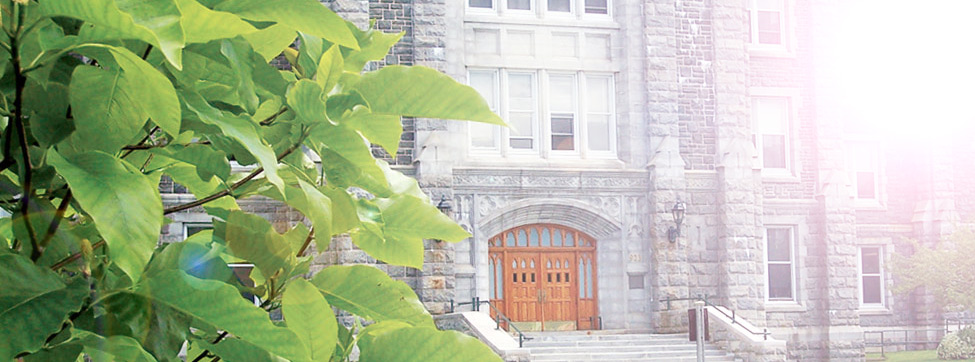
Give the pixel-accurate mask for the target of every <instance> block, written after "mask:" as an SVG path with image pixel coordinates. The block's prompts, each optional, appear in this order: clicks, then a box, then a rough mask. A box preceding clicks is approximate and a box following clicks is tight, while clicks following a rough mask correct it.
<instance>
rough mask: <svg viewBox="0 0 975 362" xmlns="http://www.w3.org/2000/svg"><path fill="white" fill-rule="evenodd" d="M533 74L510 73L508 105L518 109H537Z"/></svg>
mask: <svg viewBox="0 0 975 362" xmlns="http://www.w3.org/2000/svg"><path fill="white" fill-rule="evenodd" d="M534 99H535V94H534V92H533V91H532V76H531V74H510V75H508V107H510V108H511V109H516V110H522V111H526V110H532V109H535V102H534Z"/></svg>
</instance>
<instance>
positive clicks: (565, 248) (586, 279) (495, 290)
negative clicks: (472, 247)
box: [489, 224, 598, 329]
mask: <svg viewBox="0 0 975 362" xmlns="http://www.w3.org/2000/svg"><path fill="white" fill-rule="evenodd" d="M489 251H490V268H489V272H490V274H491V277H490V278H489V279H490V284H491V285H490V292H491V293H490V294H491V300H492V302H493V303H494V305H496V306H498V309H500V310H501V311H502V312H503V313H504V314H505V315H507V316H508V318H511V320H512V321H514V322H538V323H533V324H531V325H533V326H537V327H538V328H539V329H594V327H597V324H596V323H595V322H596V320H595V316H597V315H598V312H597V304H596V277H595V271H596V265H595V251H596V250H595V244H594V242H593V240H592V238H591V237H589V236H587V235H585V234H583V233H581V232H579V231H577V230H574V229H570V228H567V227H564V226H558V225H551V224H536V225H527V226H522V227H518V228H514V229H511V230H507V231H505V232H504V233H501V234H500V235H498V236H496V237H495V238H492V239H491V244H490V248H489Z"/></svg>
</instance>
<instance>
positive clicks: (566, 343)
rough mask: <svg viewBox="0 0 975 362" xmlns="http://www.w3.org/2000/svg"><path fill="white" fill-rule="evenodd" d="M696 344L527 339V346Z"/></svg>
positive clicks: (680, 341)
mask: <svg viewBox="0 0 975 362" xmlns="http://www.w3.org/2000/svg"><path fill="white" fill-rule="evenodd" d="M681 344H689V345H691V346H693V345H694V344H693V343H691V342H688V341H687V340H654V339H639V340H611V341H535V340H529V341H525V347H595V346H668V345H681Z"/></svg>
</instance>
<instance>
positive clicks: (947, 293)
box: [890, 228, 975, 310]
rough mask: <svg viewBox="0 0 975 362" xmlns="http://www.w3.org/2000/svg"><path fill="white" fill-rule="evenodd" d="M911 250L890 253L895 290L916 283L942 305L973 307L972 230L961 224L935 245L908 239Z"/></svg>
mask: <svg viewBox="0 0 975 362" xmlns="http://www.w3.org/2000/svg"><path fill="white" fill-rule="evenodd" d="M911 245H912V246H913V249H914V252H913V254H912V255H909V256H904V255H900V254H894V255H893V256H892V257H891V265H890V269H891V271H892V272H893V274H894V277H895V278H897V284H896V286H895V288H894V292H895V293H908V292H911V291H914V290H915V289H917V288H919V287H923V288H924V290H925V291H926V292H929V293H931V294H932V295H934V297H935V298H936V299H937V301H938V302H939V303H940V304H941V305H942V306H943V307H946V308H961V310H975V258H972V255H975V231H972V230H970V229H966V228H961V229H958V230H956V231H955V232H953V233H952V234H951V235H949V236H948V237H946V238H945V239H944V240H942V241H941V242H939V243H938V244H937V245H936V246H933V247H928V246H924V245H921V244H920V243H918V242H917V241H911Z"/></svg>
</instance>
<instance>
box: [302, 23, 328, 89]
mask: <svg viewBox="0 0 975 362" xmlns="http://www.w3.org/2000/svg"><path fill="white" fill-rule="evenodd" d="M298 41H299V44H298V70H300V71H301V74H302V75H303V76H304V77H305V78H308V79H311V78H312V77H314V76H315V73H317V72H318V60H319V59H321V58H322V54H324V53H325V50H326V47H327V46H328V44H325V43H323V42H322V39H321V38H319V37H316V36H313V35H310V34H307V33H303V32H299V33H298Z"/></svg>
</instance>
